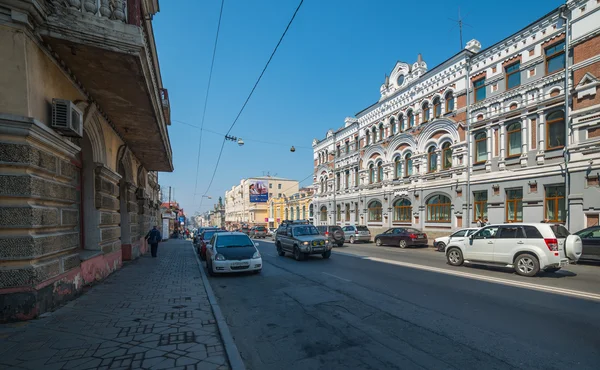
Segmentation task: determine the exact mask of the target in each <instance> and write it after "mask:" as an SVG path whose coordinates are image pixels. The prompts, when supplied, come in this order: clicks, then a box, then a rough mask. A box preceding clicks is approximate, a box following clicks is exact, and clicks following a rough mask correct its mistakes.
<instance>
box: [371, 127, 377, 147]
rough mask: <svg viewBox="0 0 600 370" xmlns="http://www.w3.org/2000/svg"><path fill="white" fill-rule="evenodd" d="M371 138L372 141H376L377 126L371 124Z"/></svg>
mask: <svg viewBox="0 0 600 370" xmlns="http://www.w3.org/2000/svg"><path fill="white" fill-rule="evenodd" d="M371 140H372V141H373V142H374V143H376V142H377V128H376V127H375V126H373V129H372V130H371Z"/></svg>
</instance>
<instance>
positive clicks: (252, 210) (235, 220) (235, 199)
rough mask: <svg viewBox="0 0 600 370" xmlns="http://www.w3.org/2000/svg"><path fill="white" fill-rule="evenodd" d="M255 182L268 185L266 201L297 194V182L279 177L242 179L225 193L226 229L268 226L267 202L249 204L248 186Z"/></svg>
mask: <svg viewBox="0 0 600 370" xmlns="http://www.w3.org/2000/svg"><path fill="white" fill-rule="evenodd" d="M255 181H265V182H267V183H268V199H272V198H275V197H277V198H281V197H282V196H290V195H292V194H295V193H297V192H298V181H296V180H288V179H284V178H280V177H273V176H262V177H252V178H248V179H243V180H241V181H240V184H239V185H236V186H233V187H231V190H229V191H226V192H225V224H226V227H227V228H228V229H235V228H239V227H241V226H242V225H249V226H255V225H262V226H268V224H269V222H270V221H269V212H268V206H267V203H268V201H267V202H262V203H254V202H250V193H249V186H250V184H251V183H253V182H255Z"/></svg>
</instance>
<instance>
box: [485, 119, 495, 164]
mask: <svg viewBox="0 0 600 370" xmlns="http://www.w3.org/2000/svg"><path fill="white" fill-rule="evenodd" d="M492 135H493V131H492V128H491V127H490V128H488V132H487V139H486V144H487V160H488V161H491V160H492Z"/></svg>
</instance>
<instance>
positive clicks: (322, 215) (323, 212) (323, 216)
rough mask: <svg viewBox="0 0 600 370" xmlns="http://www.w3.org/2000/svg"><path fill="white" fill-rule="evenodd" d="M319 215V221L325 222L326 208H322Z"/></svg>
mask: <svg viewBox="0 0 600 370" xmlns="http://www.w3.org/2000/svg"><path fill="white" fill-rule="evenodd" d="M320 214H321V217H320V218H319V219H320V220H321V221H324V222H327V207H325V206H322V207H321V212H320Z"/></svg>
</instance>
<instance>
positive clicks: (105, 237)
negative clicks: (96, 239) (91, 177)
mask: <svg viewBox="0 0 600 370" xmlns="http://www.w3.org/2000/svg"><path fill="white" fill-rule="evenodd" d="M95 172H96V179H95V180H96V194H95V206H96V209H97V210H98V212H100V224H99V225H98V227H99V229H100V249H101V250H102V252H104V253H105V254H107V253H111V252H115V251H118V250H120V249H121V228H120V226H119V224H120V222H121V215H120V213H119V180H120V179H121V176H120V175H119V174H117V173H115V172H113V171H112V170H111V169H110V168H108V167H106V166H104V165H103V164H98V165H97V167H96V170H95Z"/></svg>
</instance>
